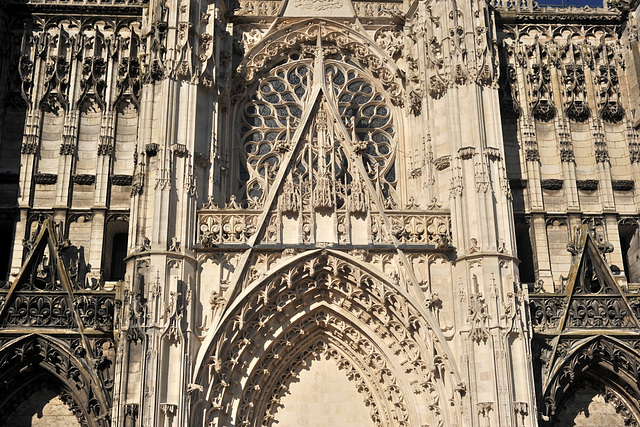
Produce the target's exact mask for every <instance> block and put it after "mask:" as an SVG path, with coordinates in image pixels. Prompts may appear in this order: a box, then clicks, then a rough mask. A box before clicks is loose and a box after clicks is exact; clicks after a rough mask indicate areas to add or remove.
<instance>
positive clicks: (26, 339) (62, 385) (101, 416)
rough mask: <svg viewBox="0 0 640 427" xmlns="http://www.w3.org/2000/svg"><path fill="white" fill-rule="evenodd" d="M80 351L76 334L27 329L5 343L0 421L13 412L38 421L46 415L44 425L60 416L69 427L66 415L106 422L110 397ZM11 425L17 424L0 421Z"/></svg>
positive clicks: (95, 425)
mask: <svg viewBox="0 0 640 427" xmlns="http://www.w3.org/2000/svg"><path fill="white" fill-rule="evenodd" d="M85 355H86V352H85V351H84V349H83V346H82V344H81V342H80V339H78V338H74V339H72V340H70V341H65V340H62V339H60V340H58V339H54V338H50V337H45V336H41V335H37V334H32V335H25V336H22V337H20V338H17V339H15V340H12V341H9V342H8V343H6V344H5V345H4V346H3V347H2V349H1V350H0V425H5V424H6V422H7V421H9V420H14V419H15V417H17V416H20V417H22V418H24V419H26V418H28V417H29V416H31V417H35V418H36V419H39V420H40V421H43V417H44V416H45V415H46V414H48V415H49V416H51V417H52V418H51V419H50V420H49V421H50V422H47V420H46V419H44V421H43V422H45V424H46V425H48V426H49V425H56V424H55V423H53V422H52V421H53V420H54V419H57V418H61V419H62V420H63V421H64V422H65V423H66V424H59V425H69V426H72V425H74V424H73V422H72V421H70V420H71V419H70V418H69V414H72V415H73V417H74V419H75V420H76V422H77V423H78V424H79V425H81V426H86V427H103V426H107V425H108V424H109V409H110V402H109V400H108V397H107V396H105V395H104V390H103V388H102V384H100V385H99V384H97V383H96V379H95V376H92V375H91V374H90V371H91V368H90V367H89V366H88V364H87V363H86V362H84V361H83V360H82V358H83V357H84V356H85ZM45 409H46V411H45ZM29 412H31V414H29ZM61 422H62V421H61ZM12 424H14V425H17V424H15V423H14V422H13V421H11V423H9V424H6V425H12ZM45 424H43V425H45ZM34 425H35V424H34Z"/></svg>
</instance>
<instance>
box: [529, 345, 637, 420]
mask: <svg viewBox="0 0 640 427" xmlns="http://www.w3.org/2000/svg"><path fill="white" fill-rule="evenodd" d="M630 344H633V345H636V343H635V340H633V341H632V342H631V343H630ZM586 377H596V378H599V381H601V382H602V384H603V385H605V386H611V387H612V389H615V390H617V392H618V393H619V394H620V396H622V397H623V399H624V400H625V401H626V402H638V401H640V388H639V386H638V383H639V381H640V354H638V351H637V350H636V349H633V348H631V346H629V345H628V344H627V343H625V342H624V341H623V340H619V339H616V338H614V337H608V336H601V337H600V336H596V337H590V338H587V339H585V340H582V341H581V342H579V343H577V344H575V345H574V346H573V347H572V348H569V349H568V351H567V354H566V356H565V357H564V358H562V359H561V360H559V361H558V363H555V364H554V367H553V369H552V372H551V375H550V378H549V380H548V381H547V382H546V385H545V387H544V390H543V393H542V398H543V404H544V406H543V407H544V416H545V418H546V419H547V420H552V419H553V417H554V416H555V415H556V411H557V410H558V408H561V407H562V403H564V401H565V400H566V399H567V397H568V396H569V395H570V394H571V391H573V390H575V387H577V386H579V384H580V382H581V381H582V380H584V378H586ZM627 412H629V419H633V421H634V422H635V423H637V422H638V421H640V411H639V409H638V407H637V404H635V403H633V404H631V406H630V408H629V409H628V410H627Z"/></svg>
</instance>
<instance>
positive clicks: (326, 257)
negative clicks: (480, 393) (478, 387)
mask: <svg viewBox="0 0 640 427" xmlns="http://www.w3.org/2000/svg"><path fill="white" fill-rule="evenodd" d="M274 270H275V271H273V272H271V273H270V274H268V275H267V276H266V277H264V278H263V279H261V280H258V281H256V282H254V283H253V284H250V285H248V286H247V288H246V289H244V290H243V291H242V292H241V293H240V294H239V295H238V296H237V297H236V298H235V299H234V302H233V303H232V304H231V305H230V306H229V307H228V308H227V310H226V311H225V313H224V314H223V316H222V319H221V320H220V321H219V322H217V323H216V324H217V325H218V326H214V327H212V332H211V334H210V335H209V336H208V337H207V338H208V339H206V340H205V342H204V343H203V347H202V348H201V352H200V354H199V357H198V359H197V362H196V370H195V374H194V375H195V377H194V384H193V387H192V388H194V389H196V388H200V387H201V386H202V387H203V390H202V391H203V392H204V393H203V394H202V395H200V396H198V397H199V399H198V398H196V397H195V396H194V399H193V400H192V402H193V409H194V411H195V410H196V408H199V411H200V415H197V414H194V415H195V416H196V417H198V418H199V417H200V416H202V417H204V418H205V420H203V421H210V422H218V423H219V424H218V425H243V422H244V423H245V424H246V423H247V422H249V424H251V425H253V424H254V423H255V422H257V421H256V420H254V419H253V418H251V417H253V416H254V414H255V412H254V413H252V414H251V415H250V417H249V418H251V420H248V419H247V418H246V417H245V415H244V412H242V410H241V408H240V406H241V405H242V399H240V400H239V397H240V396H242V395H244V393H245V387H255V384H250V383H248V381H250V379H251V378H252V375H253V372H254V369H258V368H257V366H258V364H259V363H260V360H261V357H262V356H261V355H262V354H266V350H265V349H267V348H270V347H269V346H271V345H277V343H281V344H282V345H283V347H282V348H284V349H285V350H286V349H287V348H289V346H291V341H292V339H293V340H294V341H295V337H297V334H299V333H300V331H301V330H302V329H300V327H299V326H298V322H302V321H303V320H304V319H308V318H309V313H310V312H312V311H314V310H316V309H317V307H318V306H320V305H322V306H323V307H324V310H325V312H326V313H328V314H329V315H330V317H331V318H332V319H333V318H335V319H342V320H341V321H343V322H344V324H345V325H347V326H348V327H347V326H345V327H344V328H342V330H338V329H336V331H338V332H337V335H336V336H339V337H340V339H341V340H343V341H345V340H347V338H348V336H347V335H346V334H347V333H354V334H359V335H360V336H361V337H360V338H359V339H357V340H355V341H354V342H356V343H358V342H361V343H365V342H369V343H371V344H369V347H370V348H374V347H376V348H377V349H379V351H378V354H379V356H376V357H377V358H379V359H380V360H383V361H385V363H386V364H387V365H388V367H387V368H384V369H386V370H387V371H388V372H390V373H394V375H396V377H397V384H396V385H394V386H393V388H397V389H399V390H402V393H403V394H404V395H405V396H408V397H407V398H405V400H404V403H402V405H401V406H404V407H406V408H412V409H411V410H413V411H414V413H407V416H406V417H405V418H406V420H407V421H406V422H404V421H403V420H402V419H400V421H401V422H404V424H402V423H398V421H393V422H392V423H391V424H385V423H382V424H379V425H407V426H408V425H421V424H422V423H423V422H428V423H434V424H433V425H457V424H459V423H458V421H457V417H458V413H459V408H460V405H461V402H460V394H461V392H462V391H463V386H462V383H461V381H460V376H459V374H458V372H457V370H456V369H455V366H454V363H453V360H452V359H451V358H450V357H448V356H447V354H451V353H450V350H449V349H448V348H447V344H446V343H444V342H441V341H440V340H439V339H438V338H437V336H438V334H434V333H432V332H433V331H432V329H430V328H429V327H428V326H427V325H426V324H425V322H424V321H423V320H422V319H424V316H425V315H424V313H422V310H421V309H420V308H419V307H418V306H417V305H415V304H414V303H412V302H411V300H410V298H409V297H408V296H407V293H406V291H404V290H402V289H400V288H399V286H396V285H391V284H389V283H388V282H387V281H386V280H385V279H384V278H382V277H380V276H379V275H378V274H377V273H376V272H374V271H373V269H371V268H367V269H365V268H364V267H363V266H361V265H360V263H359V262H358V261H357V260H355V259H353V258H352V257H348V256H347V255H345V254H342V253H340V252H337V251H330V250H317V251H309V252H307V253H305V254H301V255H299V256H297V257H294V258H292V259H291V260H290V262H288V263H287V264H285V265H281V266H279V267H278V268H276V269H274ZM306 327H311V326H310V325H307V326H306ZM333 328H334V327H333V326H331V327H330V326H328V324H326V323H325V324H321V323H319V322H317V324H316V325H315V326H313V327H312V328H311V329H313V330H314V331H315V332H314V333H315V334H319V335H320V336H322V337H328V336H331V335H332V333H333V332H332V331H333V330H334V329H333ZM291 334H293V335H291ZM305 335H307V334H306V333H305ZM440 335H441V333H440ZM374 343H375V345H374ZM353 348H354V349H358V348H359V347H358V344H354V347H353ZM283 351H284V350H283ZM354 351H355V350H354ZM273 354H274V355H276V356H275V357H276V358H279V357H280V356H279V352H278V351H276V352H275V353H273ZM364 359H366V358H365V357H364V356H363V360H364ZM261 369H263V371H260V372H264V368H261ZM243 372H244V373H247V375H246V376H243ZM374 376H375V375H374ZM243 381H244V382H243ZM258 385H259V382H258ZM259 388H260V389H261V392H260V393H268V391H265V390H263V389H262V385H259ZM254 394H255V393H254ZM414 395H419V396H420V397H417V398H415V400H413V399H414V397H413V396H414ZM201 399H204V401H202V400H201ZM386 399H390V398H389V397H388V396H387V397H386ZM255 401H256V398H253V394H252V397H251V398H250V399H249V402H250V403H253V402H255ZM391 401H393V399H391ZM408 401H410V403H407V402H408ZM421 405H422V406H424V408H422V407H421ZM209 408H210V409H211V410H210V409H209ZM416 408H417V409H416ZM418 409H420V410H418ZM407 411H409V410H407ZM245 412H246V411H245ZM227 413H230V414H232V417H233V419H226V418H224V417H225V416H226V415H224V414H227ZM256 416H258V415H256ZM221 417H223V418H221ZM243 417H244V418H243ZM425 417H426V418H428V420H427V419H421V418H425ZM398 418H402V417H398ZM391 419H393V417H391ZM194 421H195V420H194ZM220 423H221V424H220ZM213 425H216V424H213Z"/></svg>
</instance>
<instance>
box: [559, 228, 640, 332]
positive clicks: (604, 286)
mask: <svg viewBox="0 0 640 427" xmlns="http://www.w3.org/2000/svg"><path fill="white" fill-rule="evenodd" d="M569 249H570V250H572V251H573V252H574V262H573V263H572V265H571V270H570V271H569V279H568V283H567V289H566V293H567V296H568V301H567V306H566V307H567V309H566V311H565V314H564V316H563V318H562V319H561V321H560V325H559V327H560V330H561V331H562V332H570V331H579V330H582V329H589V330H590V331H592V330H593V329H620V328H633V329H638V328H640V324H639V322H638V319H636V317H635V315H634V314H633V310H632V309H631V307H630V306H629V302H628V301H627V299H626V298H625V296H624V293H623V292H622V289H620V287H619V286H618V283H617V282H616V280H615V278H614V276H613V273H612V272H611V269H610V268H609V266H608V265H607V262H606V261H605V259H604V257H603V256H602V254H601V249H600V248H599V247H598V245H597V243H596V241H595V240H594V236H593V234H592V233H591V231H590V229H589V227H588V226H587V225H583V226H581V227H580V228H579V229H577V230H576V238H575V244H574V245H571V246H570V247H569Z"/></svg>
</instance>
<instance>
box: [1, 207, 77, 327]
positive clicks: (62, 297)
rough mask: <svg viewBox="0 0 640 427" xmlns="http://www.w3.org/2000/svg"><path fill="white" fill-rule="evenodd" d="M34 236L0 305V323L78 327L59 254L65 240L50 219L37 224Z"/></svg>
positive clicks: (65, 272) (67, 279) (68, 285)
mask: <svg viewBox="0 0 640 427" xmlns="http://www.w3.org/2000/svg"><path fill="white" fill-rule="evenodd" d="M34 235H35V238H34V239H32V241H31V242H30V243H29V246H30V247H31V250H30V253H29V254H28V255H27V259H26V261H25V263H24V264H23V266H22V268H21V269H20V271H19V272H18V275H17V277H16V279H15V280H14V281H13V282H12V283H11V286H10V287H9V290H8V292H7V294H6V296H5V303H4V305H2V306H1V307H0V325H2V326H3V327H47V328H49V327H55V328H68V329H78V328H79V329H80V330H82V329H83V328H82V322H81V320H80V317H79V315H78V313H77V312H76V310H75V309H74V303H73V302H74V298H73V286H72V283H71V280H70V278H69V274H68V272H67V269H66V267H65V265H64V262H63V260H62V258H61V257H60V251H61V250H63V249H65V248H66V247H68V246H69V242H68V240H66V239H64V238H62V235H61V232H60V230H59V227H57V226H56V225H55V224H54V222H53V221H52V220H51V219H46V220H44V222H42V223H41V224H39V228H38V229H37V230H36V232H35V233H34Z"/></svg>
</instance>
